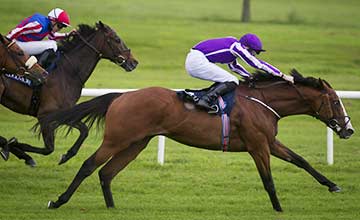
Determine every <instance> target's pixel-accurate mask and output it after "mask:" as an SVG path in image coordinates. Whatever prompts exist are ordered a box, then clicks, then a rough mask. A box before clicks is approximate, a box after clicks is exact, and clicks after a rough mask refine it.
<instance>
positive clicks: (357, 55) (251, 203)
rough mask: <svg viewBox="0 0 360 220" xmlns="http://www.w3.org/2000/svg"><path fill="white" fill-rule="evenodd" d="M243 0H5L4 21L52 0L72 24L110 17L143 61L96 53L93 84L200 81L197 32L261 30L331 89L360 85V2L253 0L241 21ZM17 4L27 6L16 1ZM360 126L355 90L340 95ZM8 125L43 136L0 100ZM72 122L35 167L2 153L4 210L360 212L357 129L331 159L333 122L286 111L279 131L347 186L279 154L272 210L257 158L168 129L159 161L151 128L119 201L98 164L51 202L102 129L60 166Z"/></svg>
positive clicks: (25, 136)
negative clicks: (61, 200) (189, 67)
mask: <svg viewBox="0 0 360 220" xmlns="http://www.w3.org/2000/svg"><path fill="white" fill-rule="evenodd" d="M241 3H242V1H240V0H237V1H235V0H226V1H223V2H221V1H215V0H210V1H189V0H187V1H165V0H151V1H145V0H133V1H128V0H123V1H116V0H111V1H102V2H100V1H95V0H87V1H51V2H50V1H45V0H43V1H37V0H35V1H31V2H29V1H25V0H13V1H9V0H3V1H1V19H0V24H1V25H0V32H1V33H3V34H5V33H7V32H8V31H9V30H10V29H11V28H13V27H14V26H15V25H16V24H17V23H18V21H19V20H21V19H22V18H24V17H26V16H29V15H31V14H32V13H33V12H40V13H43V14H46V13H47V12H48V11H49V10H50V9H51V8H53V7H62V8H64V9H66V10H68V12H69V13H70V16H71V19H72V23H73V25H74V26H76V25H77V24H80V23H85V24H91V25H93V24H95V22H96V21H98V20H102V21H103V22H104V23H106V24H108V25H110V26H111V27H113V28H114V29H115V30H116V31H117V33H118V34H119V36H120V37H122V38H123V39H124V40H125V42H126V44H127V45H128V46H129V47H130V48H131V49H132V51H133V53H134V55H135V56H136V57H137V58H138V60H139V61H140V64H139V66H138V68H137V69H136V70H135V71H134V72H133V73H125V72H124V71H123V70H121V69H120V68H118V67H117V66H116V65H115V64H113V63H110V62H109V61H101V62H100V63H99V64H98V66H97V68H96V69H95V71H94V73H93V75H92V76H91V77H90V79H89V81H88V82H87V83H86V87H88V88H96V87H97V88H142V87H147V86H154V85H157V86H164V87H168V88H185V87H192V88H198V87H205V86H208V85H209V84H210V83H209V82H205V81H201V80H198V79H194V78H191V77H190V76H188V75H187V74H186V73H185V70H184V60H185V56H186V53H187V51H188V50H189V48H191V47H192V46H193V45H194V44H196V43H197V42H198V41H201V40H204V39H206V38H212V37H221V36H229V35H233V36H238V37H240V36H241V35H242V34H244V33H247V32H254V33H257V34H258V35H259V36H260V37H261V38H262V40H263V44H264V47H265V48H266V49H267V50H268V52H266V53H264V54H262V55H261V58H262V59H264V60H266V61H268V62H269V63H271V64H273V65H275V66H277V67H278V68H279V69H281V70H282V71H284V72H287V71H288V70H290V69H291V68H293V67H296V68H297V69H298V70H299V71H300V72H301V73H303V74H304V75H306V76H315V77H321V78H324V79H326V80H327V81H329V82H330V84H331V85H332V86H333V87H334V88H335V89H336V90H359V89H360V86H359V83H360V73H359V68H360V41H359V36H360V29H359V27H360V24H359V22H358V21H359V20H360V14H359V13H358V10H359V8H360V2H359V1H356V0H353V1H350V0H348V1H341V2H339V1H336V0H328V1H325V0H323V1H322V0H311V1H310V0H301V1H285V0H274V1H265V0H257V1H252V5H251V7H252V18H253V22H252V23H249V24H243V23H240V22H238V20H239V19H240V13H241ZM20 6H21V7H20ZM344 104H345V106H346V107H347V110H348V113H349V115H350V116H351V117H352V123H353V125H354V127H355V129H356V130H359V129H360V127H359V126H358V125H359V123H360V113H359V108H360V102H359V101H358V100H344ZM0 120H1V124H0V131H1V135H2V136H4V137H6V138H10V137H12V136H16V137H18V138H19V140H21V141H22V142H27V143H30V144H34V145H38V146H42V142H41V141H40V140H37V139H36V138H35V137H34V135H33V134H32V133H30V132H29V131H28V129H29V128H30V127H31V126H32V124H33V123H34V122H35V121H34V119H32V118H30V117H27V116H21V115H18V114H15V113H13V112H10V111H9V110H6V109H5V108H1V109H0ZM76 135H77V133H76V132H74V133H73V134H72V135H71V136H70V137H69V138H62V136H61V133H60V134H59V135H58V138H57V141H56V149H55V152H54V153H53V154H51V155H49V156H47V157H44V156H39V155H34V158H35V159H36V160H37V162H38V167H37V168H35V169H31V168H28V167H26V166H25V165H24V164H23V162H22V161H19V160H16V159H15V157H14V156H12V157H11V158H10V160H9V161H8V162H4V161H0V207H1V212H0V219H1V220H3V219H4V220H7V219H14V220H15V219H66V220H68V219H156V220H159V219H359V218H360V214H359V208H360V205H359V203H358V201H359V199H360V190H359V187H360V186H359V182H360V175H359V168H360V162H359V161H358V158H359V156H360V150H359V149H360V148H359V147H360V146H359V142H360V137H359V135H358V134H357V133H356V134H355V135H354V136H353V137H352V138H351V139H349V140H340V139H338V138H337V137H335V138H334V145H335V152H334V153H335V164H334V165H333V166H328V165H327V164H326V128H325V126H324V125H323V124H321V123H320V122H318V121H316V120H315V119H313V118H310V117H306V116H297V117H289V118H286V119H283V120H281V121H280V126H279V138H280V140H282V141H283V142H284V143H285V144H286V145H288V146H290V148H291V149H293V150H294V151H295V152H297V153H299V154H300V155H302V156H304V157H305V158H306V159H307V160H308V161H309V162H310V163H311V164H312V165H313V166H314V167H315V168H316V169H318V170H319V171H320V172H321V173H323V174H324V175H325V176H327V177H329V178H330V179H331V180H332V181H334V182H335V183H337V184H338V185H339V186H340V187H342V188H343V192H342V193H338V194H331V193H328V192H327V189H326V187H323V186H321V185H320V184H318V183H317V182H316V181H315V180H314V179H313V178H312V177H311V176H309V175H308V174H306V173H305V172H304V171H302V170H300V169H298V168H297V167H295V166H293V165H291V164H287V163H285V162H283V161H280V160H278V159H276V158H272V161H271V163H272V173H273V177H274V181H275V186H276V189H277V192H278V196H279V199H280V202H281V204H282V206H283V208H284V210H285V211H284V213H281V214H278V213H275V212H274V211H273V210H272V208H271V204H270V201H269V199H268V196H267V194H266V192H265V190H264V189H263V186H262V183H261V181H260V178H259V175H258V173H257V171H256V168H255V165H254V162H253V161H252V159H251V158H250V156H249V155H248V154H246V153H222V152H210V151H205V150H200V149H196V148H189V147H186V146H183V145H181V144H178V143H175V142H172V141H170V140H167V141H166V161H165V165H164V166H159V165H158V164H157V163H156V156H157V155H156V152H157V148H156V142H157V139H154V140H153V141H152V142H151V144H150V145H149V147H148V148H147V149H146V150H145V151H144V152H143V153H142V154H140V156H139V157H138V158H137V159H136V160H135V161H134V162H133V163H131V164H130V165H129V167H128V168H126V169H125V170H124V171H123V172H121V173H120V174H119V175H118V176H117V177H116V178H115V180H114V181H113V184H112V188H113V193H114V199H115V203H116V206H117V208H115V209H112V210H107V209H106V208H105V204H104V201H103V198H102V194H101V190H100V185H99V181H98V177H97V174H96V173H94V174H93V175H92V176H91V177H89V178H88V179H87V180H86V181H85V182H84V183H83V184H82V185H81V186H80V188H79V190H78V191H77V192H76V193H75V194H74V196H73V198H72V199H71V200H70V202H69V203H68V204H66V205H65V206H63V207H61V208H60V209H58V210H47V209H46V204H47V201H48V200H49V199H52V200H55V199H56V198H57V196H58V195H59V194H60V193H62V192H63V191H64V190H65V189H66V187H67V186H68V184H69V183H70V181H71V180H72V178H73V176H74V175H75V173H76V172H77V170H78V169H79V167H80V166H81V164H82V162H83V161H84V160H85V159H86V158H87V157H88V156H89V155H91V154H92V153H93V152H94V151H95V150H96V148H97V146H98V145H99V143H100V141H101V139H102V131H99V132H95V131H92V132H91V134H90V136H89V138H88V139H87V140H86V142H85V144H84V146H83V147H82V148H81V150H80V152H79V155H78V156H76V157H75V158H74V159H72V160H70V161H69V162H68V163H67V164H64V165H62V166H58V165H57V162H58V158H59V157H60V155H61V154H62V153H64V152H66V150H67V149H68V147H69V146H70V145H71V144H72V143H73V141H74V139H75V137H76Z"/></svg>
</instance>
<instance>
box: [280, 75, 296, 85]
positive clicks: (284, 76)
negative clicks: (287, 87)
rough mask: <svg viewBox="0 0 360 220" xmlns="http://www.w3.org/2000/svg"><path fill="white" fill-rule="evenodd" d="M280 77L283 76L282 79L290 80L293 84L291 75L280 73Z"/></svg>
mask: <svg viewBox="0 0 360 220" xmlns="http://www.w3.org/2000/svg"><path fill="white" fill-rule="evenodd" d="M281 78H283V79H285V80H286V81H288V82H291V83H292V84H294V77H292V76H288V75H285V74H282V75H281Z"/></svg>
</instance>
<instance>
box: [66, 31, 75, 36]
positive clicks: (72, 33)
mask: <svg viewBox="0 0 360 220" xmlns="http://www.w3.org/2000/svg"><path fill="white" fill-rule="evenodd" d="M76 34H77V30H76V29H72V30H71V31H70V32H69V33H67V35H68V36H74V35H76Z"/></svg>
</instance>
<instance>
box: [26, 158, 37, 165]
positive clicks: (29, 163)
mask: <svg viewBox="0 0 360 220" xmlns="http://www.w3.org/2000/svg"><path fill="white" fill-rule="evenodd" d="M25 164H26V165H28V166H30V167H36V162H35V160H34V159H29V160H26V161H25Z"/></svg>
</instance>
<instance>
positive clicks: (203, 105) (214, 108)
mask: <svg viewBox="0 0 360 220" xmlns="http://www.w3.org/2000/svg"><path fill="white" fill-rule="evenodd" d="M196 105H197V106H199V107H201V108H203V109H206V110H207V111H208V112H209V113H210V114H213V113H217V112H218V111H219V108H218V106H217V105H209V104H208V103H207V102H206V101H204V100H202V99H200V100H199V101H198V102H197V103H196Z"/></svg>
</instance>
